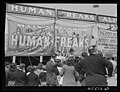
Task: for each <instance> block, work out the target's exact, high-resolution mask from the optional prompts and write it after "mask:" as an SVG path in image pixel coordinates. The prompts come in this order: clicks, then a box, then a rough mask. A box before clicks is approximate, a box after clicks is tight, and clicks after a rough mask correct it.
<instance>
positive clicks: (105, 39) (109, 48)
mask: <svg viewBox="0 0 120 92" xmlns="http://www.w3.org/2000/svg"><path fill="white" fill-rule="evenodd" d="M97 46H98V49H99V50H100V51H102V53H103V54H105V53H111V54H112V55H117V31H110V30H105V29H102V28H99V30H98V42H97Z"/></svg>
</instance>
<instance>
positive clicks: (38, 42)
mask: <svg viewBox="0 0 120 92" xmlns="http://www.w3.org/2000/svg"><path fill="white" fill-rule="evenodd" d="M36 46H42V38H41V37H39V38H38V39H37V44H36Z"/></svg>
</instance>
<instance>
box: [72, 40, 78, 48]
mask: <svg viewBox="0 0 120 92" xmlns="http://www.w3.org/2000/svg"><path fill="white" fill-rule="evenodd" d="M73 47H77V48H78V41H77V38H74V40H73Z"/></svg>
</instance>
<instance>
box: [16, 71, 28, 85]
mask: <svg viewBox="0 0 120 92" xmlns="http://www.w3.org/2000/svg"><path fill="white" fill-rule="evenodd" d="M25 84H26V74H25V73H24V72H23V71H22V70H16V71H15V85H16V86H25Z"/></svg>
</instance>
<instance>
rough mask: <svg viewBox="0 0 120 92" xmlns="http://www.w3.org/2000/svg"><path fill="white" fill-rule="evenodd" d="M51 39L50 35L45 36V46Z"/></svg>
mask: <svg viewBox="0 0 120 92" xmlns="http://www.w3.org/2000/svg"><path fill="white" fill-rule="evenodd" d="M49 39H50V38H49V36H45V39H44V43H45V44H44V46H45V47H46V46H48V45H49V43H50V42H49Z"/></svg>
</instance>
